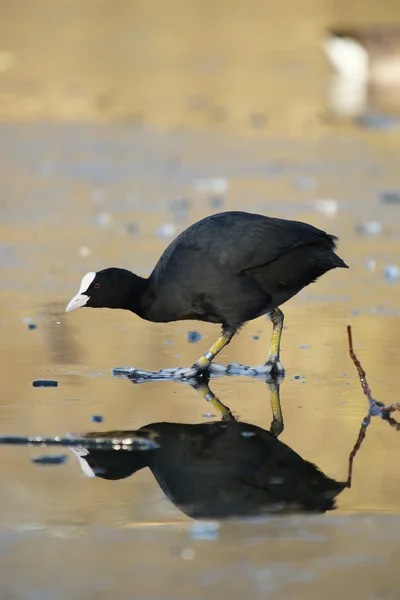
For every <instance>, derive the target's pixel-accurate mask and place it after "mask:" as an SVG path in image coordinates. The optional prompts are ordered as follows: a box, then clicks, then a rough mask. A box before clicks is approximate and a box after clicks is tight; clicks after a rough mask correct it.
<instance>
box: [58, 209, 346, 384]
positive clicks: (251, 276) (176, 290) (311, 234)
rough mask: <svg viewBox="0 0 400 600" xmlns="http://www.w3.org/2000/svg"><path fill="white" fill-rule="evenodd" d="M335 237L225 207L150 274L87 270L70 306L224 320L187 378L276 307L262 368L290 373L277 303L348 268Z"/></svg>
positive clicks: (163, 318) (177, 243)
mask: <svg viewBox="0 0 400 600" xmlns="http://www.w3.org/2000/svg"><path fill="white" fill-rule="evenodd" d="M336 239H337V238H336V237H334V236H332V235H329V234H327V233H325V232H324V231H321V230H320V229H316V228H315V227H313V226H312V225H308V224H307V223H302V222H299V221H289V220H286V219H278V218H272V217H266V216H263V215H258V214H252V213H247V212H239V211H230V212H222V213H219V214H215V215H212V216H209V217H206V218H205V219H202V220H201V221H198V222H197V223H194V224H193V225H191V226H190V227H188V228H187V229H186V230H185V231H183V232H182V233H181V234H180V235H179V236H178V237H177V238H176V239H175V240H173V241H172V242H171V244H170V245H169V246H168V247H167V248H166V250H165V251H164V253H163V254H162V256H161V258H160V259H159V261H158V263H157V264H156V266H155V267H154V270H153V272H152V273H151V275H150V277H148V278H147V279H146V278H143V277H139V276H138V275H135V274H134V273H131V272H130V271H127V270H126V269H118V268H114V267H112V268H108V269H103V270H102V271H98V272H97V273H95V272H91V273H87V274H86V275H85V276H84V277H83V279H82V282H81V285H80V288H79V291H78V293H77V294H76V296H74V298H72V300H71V302H70V303H69V304H68V306H67V307H66V312H69V311H72V310H75V309H77V308H80V307H83V306H87V307H91V308H122V309H126V310H130V311H132V312H134V313H136V314H137V315H139V317H141V318H143V319H147V320H148V321H154V322H162V323H167V322H169V321H180V320H184V319H195V320H198V321H207V322H211V323H220V324H221V325H222V335H221V337H220V338H219V339H218V340H217V341H216V342H215V344H213V345H212V346H211V348H210V349H209V350H208V351H207V352H206V353H205V354H204V355H203V356H201V357H200V358H199V359H198V360H197V361H196V362H195V363H194V365H193V366H192V367H191V368H189V369H185V370H182V375H183V376H187V377H193V376H196V375H199V374H200V373H201V372H202V371H204V370H206V369H207V368H208V367H209V366H210V363H211V361H212V360H213V359H214V358H215V357H216V356H217V354H218V353H219V352H220V351H221V350H222V349H223V348H224V347H225V346H226V345H227V344H229V342H230V341H231V339H232V337H233V336H234V335H235V333H236V332H237V331H238V330H239V329H240V328H241V327H242V325H243V324H244V323H246V321H250V320H252V319H256V318H257V317H259V316H261V315H264V314H266V313H270V315H271V320H272V324H273V331H272V341H271V347H270V351H269V355H268V359H267V361H266V363H265V364H264V365H263V367H262V372H265V373H271V374H276V375H278V374H284V369H283V366H282V364H281V362H280V359H279V351H280V341H281V334H282V327H283V313H282V311H281V310H280V309H279V308H278V307H279V306H280V305H282V304H283V303H284V302H286V301H287V300H289V299H290V298H292V296H294V295H295V294H297V293H298V292H299V291H300V290H301V289H302V288H304V287H305V286H307V285H308V284H310V283H312V282H313V281H315V280H316V279H317V278H318V277H320V276H321V275H323V274H324V273H326V272H327V271H329V270H331V269H334V268H335V267H343V268H347V265H346V264H345V263H344V262H343V260H342V259H341V258H339V257H338V256H337V255H336V254H335V253H334V249H335V247H336V246H335V240H336Z"/></svg>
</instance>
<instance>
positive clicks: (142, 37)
mask: <svg viewBox="0 0 400 600" xmlns="http://www.w3.org/2000/svg"><path fill="white" fill-rule="evenodd" d="M0 5H1V7H2V19H1V24H0V31H1V49H0V75H1V79H0V118H1V119H3V120H4V119H7V120H24V121H27V120H28V121H32V120H40V121H43V120H45V121H69V122H71V121H76V120H91V121H93V120H96V121H109V120H115V121H122V122H130V123H135V124H146V125H150V126H153V127H157V128H171V127H172V128H175V127H202V126H203V127H204V126H212V127H219V128H221V127H225V128H229V129H230V130H232V129H234V130H236V131H242V132H250V131H252V130H259V129H262V130H266V131H271V130H272V131H279V132H280V133H281V134H282V133H284V132H287V133H289V134H295V135H300V134H301V135H315V134H317V133H321V131H323V130H324V128H325V127H326V126H327V125H328V123H329V120H328V122H327V118H328V117H327V104H328V105H329V97H330V95H331V99H330V101H331V102H334V101H335V100H334V96H335V94H334V93H332V94H330V93H329V89H330V81H329V80H330V78H331V69H330V67H329V66H328V60H327V58H326V56H325V54H324V50H323V42H324V40H325V37H326V36H327V34H328V32H329V31H330V30H331V29H332V27H335V26H341V27H342V28H343V27H344V28H346V30H348V28H350V33H351V34H352V35H356V34H357V29H358V28H360V27H361V28H363V27H365V26H371V25H372V26H373V28H374V30H375V31H376V32H377V33H378V34H379V31H380V30H382V27H381V26H382V25H387V24H397V23H398V22H400V14H399V13H400V8H399V5H398V2H396V0H383V1H378V0H371V1H370V2H368V5H365V2H362V1H361V0H352V1H351V2H347V1H346V0H337V1H335V2H331V1H328V0H283V1H282V2H280V3H278V4H276V3H273V2H260V1H259V0H258V1H255V0H250V1H249V2H243V1H235V0H233V1H228V0H226V1H225V0H216V1H211V0H205V1H203V2H200V1H197V2H196V1H193V0H188V1H186V2H179V1H178V0H175V1H173V2H166V1H163V0H151V1H149V2H144V1H143V2H140V1H128V0H126V1H125V0H119V1H118V2H112V1H111V0H110V1H106V0H86V1H82V2H81V1H78V0H68V1H67V2H52V0H32V1H30V2H27V1H26V0H25V1H24V0H16V1H15V2H12V3H8V2H1V3H0ZM354 28H355V29H354ZM373 33H374V32H373ZM393 37H394V38H395V36H393V35H392V36H391V39H390V40H389V41H385V39H384V38H385V36H381V38H380V40H379V39H378V42H376V40H375V43H374V44H373V57H372V58H373V60H374V59H375V57H376V56H377V55H379V56H380V57H381V56H382V52H383V51H382V48H383V49H384V52H385V55H386V56H387V58H388V60H390V61H391V60H392V59H393V55H394V54H395V55H396V53H398V52H399V47H400V42H399V39H398V37H397V45H396V43H395V42H393V39H392V38H393ZM375 38H376V35H375ZM375 38H374V39H375ZM382 38H383V40H382ZM392 42H393V43H392ZM365 44H366V45H367V46H368V47H369V46H370V45H371V44H370V43H369V41H368V39H367V41H366V42H365V41H364V42H363V45H364V46H365ZM368 44H369V45H368ZM397 60H398V61H399V60H400V59H399V58H398V54H397ZM398 77H399V75H397V78H398ZM391 79H392V83H394V82H393V77H392V78H391ZM338 93H339V94H340V92H338ZM351 94H355V91H354V89H353V90H352V92H351ZM386 96H387V95H386ZM374 102H375V100H374ZM388 103H389V104H396V103H395V102H390V101H388ZM391 108H392V109H394V108H395V106H391Z"/></svg>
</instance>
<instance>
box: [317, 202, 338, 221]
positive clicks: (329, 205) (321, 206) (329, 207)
mask: <svg viewBox="0 0 400 600" xmlns="http://www.w3.org/2000/svg"><path fill="white" fill-rule="evenodd" d="M314 206H315V208H316V210H317V211H318V212H321V213H323V214H324V215H326V216H327V217H334V216H335V215H336V213H337V212H338V210H339V204H338V202H337V200H334V199H333V198H318V199H317V200H315V202H314Z"/></svg>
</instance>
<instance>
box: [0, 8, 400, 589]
mask: <svg viewBox="0 0 400 600" xmlns="http://www.w3.org/2000/svg"><path fill="white" fill-rule="evenodd" d="M2 7H3V12H4V14H3V18H2V24H1V27H2V29H3V33H2V44H3V48H2V49H0V50H2V52H3V54H1V55H0V68H1V69H2V71H3V72H2V74H1V79H0V98H1V103H0V117H1V118H2V121H3V123H2V125H1V126H0V140H1V165H2V167H1V173H0V175H1V190H0V193H1V197H0V211H1V213H0V215H1V221H0V240H1V243H0V252H1V260H0V275H1V279H0V281H1V295H0V303H1V314H2V321H1V327H2V335H1V338H0V357H1V361H2V365H3V369H2V372H3V393H2V397H1V400H0V433H1V434H47V435H63V434H65V433H66V432H70V431H92V430H112V429H135V428H139V427H141V426H143V425H146V424H149V423H154V422H159V421H173V422H182V423H199V422H206V421H207V417H205V416H204V415H205V413H207V412H209V411H210V407H209V406H208V405H207V404H206V403H204V402H202V401H201V399H200V398H199V397H198V396H197V395H196V394H195V392H194V391H193V390H192V389H191V388H189V387H188V386H183V385H178V384H176V383H172V382H161V383H160V382H152V383H147V384H143V385H136V386H134V385H132V384H131V383H129V382H128V381H126V380H123V379H115V378H113V377H112V376H111V369H112V368H113V367H116V366H121V365H124V366H125V365H126V366H127V365H131V366H137V367H140V368H146V369H153V370H154V369H158V368H163V367H172V366H177V365H180V366H189V365H190V364H192V362H193V361H194V360H195V359H196V358H198V356H199V354H200V353H202V352H203V351H204V350H205V349H206V348H207V347H208V346H209V345H210V344H211V343H212V342H213V341H214V340H215V338H216V336H217V334H218V333H219V332H218V327H217V326H212V325H207V324H199V323H194V322H192V323H189V322H185V323H171V324H166V325H160V324H152V323H147V322H144V321H141V320H140V319H139V318H137V317H135V316H132V315H130V314H127V313H125V312H123V311H108V310H96V311H89V310H81V311H77V312H76V313H75V312H74V313H71V314H65V313H64V308H65V305H66V304H67V302H68V301H69V299H70V298H71V297H72V295H73V294H75V293H76V291H77V288H78V285H79V281H80V279H81V277H82V275H83V274H85V273H86V272H88V271H92V270H97V269H100V268H103V267H105V266H110V265H118V266H121V267H126V268H129V269H131V270H134V271H136V272H137V273H139V274H141V275H146V274H148V273H149V272H150V270H151V269H152V267H153V266H154V264H155V262H156V261H157V259H158V257H159V255H160V254H161V252H162V250H163V249H164V247H165V246H166V245H167V243H168V242H169V240H170V239H171V238H169V237H162V236H161V235H159V233H158V231H159V228H160V227H161V226H163V225H166V224H167V225H168V224H169V225H173V227H174V228H175V231H176V232H178V231H180V230H181V229H182V228H184V227H185V226H186V225H188V224H189V223H192V222H194V221H195V220H197V219H199V218H201V217H203V216H205V215H207V214H210V213H212V212H217V211H219V210H226V209H245V210H249V211H254V212H262V213H265V214H270V215H275V216H283V217H288V218H295V219H300V220H306V221H308V222H312V223H313V224H314V225H316V226H318V227H321V228H323V229H326V230H327V231H329V232H330V233H333V234H336V235H338V236H339V238H340V242H339V249H338V253H339V255H340V256H342V257H343V258H344V259H345V261H346V262H347V263H348V264H349V265H350V267H351V270H349V271H345V270H336V271H335V272H331V273H329V274H327V275H326V276H324V277H323V278H322V279H321V280H319V281H318V282H317V283H316V284H314V285H312V286H310V287H309V288H307V289H306V290H304V291H303V292H302V293H301V294H299V295H298V296H297V297H296V298H295V299H293V300H291V301H290V302H289V303H288V304H287V305H285V306H284V311H285V317H286V321H285V324H286V326H287V328H286V330H285V331H284V337H283V344H282V360H283V362H284V364H285V366H286V368H287V377H286V379H285V381H284V383H283V384H282V386H281V400H282V408H283V413H284V420H285V429H284V432H283V434H282V436H281V438H280V439H282V441H284V442H285V443H286V444H288V445H289V446H290V447H291V448H293V449H294V450H295V451H296V452H298V453H299V454H300V455H301V456H302V457H303V458H305V459H307V460H310V461H311V462H313V463H315V464H316V465H318V467H319V468H320V469H321V470H322V471H323V472H324V473H326V474H327V475H329V476H330V477H333V478H335V479H338V480H343V479H345V477H346V474H347V460H348V455H349V453H350V451H351V449H352V448H353V446H354V443H355V441H356V439H357V435H358V432H359V428H360V425H361V422H362V420H363V418H364V416H365V415H366V413H367V402H366V398H365V397H364V395H363V393H362V391H361V387H360V384H359V381H358V378H357V374H356V371H355V368H354V366H353V364H352V362H351V360H350V358H349V355H348V350H347V336H346V325H347V324H348V323H350V324H351V325H352V327H353V335H354V339H355V349H356V352H357V354H358V356H359V358H360V359H361V361H362V364H363V366H364V368H365V369H366V371H367V374H368V380H369V383H370V386H371V388H372V393H373V396H374V398H376V399H377V400H380V401H382V402H384V403H385V404H390V403H392V402H396V401H397V400H398V389H399V381H400V376H399V374H398V373H399V371H398V365H399V359H400V351H399V339H400V320H399V299H400V295H399V289H400V288H399V285H400V283H399V281H398V282H397V283H396V282H394V283H390V282H388V281H387V279H386V278H385V275H384V269H385V267H386V266H387V265H390V264H394V265H397V266H399V267H400V214H399V211H400V204H393V205H389V204H384V203H382V202H381V199H380V198H381V193H382V192H385V191H388V190H395V191H397V190H398V189H399V181H398V150H397V148H398V144H399V134H398V132H397V131H396V129H393V130H391V131H389V132H383V131H379V130H378V131H375V130H374V131H369V130H364V129H358V128H356V127H355V126H352V125H351V124H350V125H349V124H347V125H345V126H341V127H339V126H335V125H333V124H330V122H329V121H327V120H326V119H324V118H323V115H324V114H325V111H326V110H327V106H326V95H325V92H326V86H327V85H328V81H329V69H328V68H327V65H326V62H325V59H324V57H323V55H322V53H321V50H320V36H321V35H322V32H323V31H324V28H325V26H327V25H328V24H329V23H331V22H336V21H337V20H339V19H342V20H350V21H356V20H357V16H358V11H359V10H361V9H362V8H363V7H364V3H362V4H361V3H358V2H353V3H352V4H351V7H349V6H348V4H347V3H344V2H339V3H336V4H335V6H333V5H331V3H326V2H321V3H320V2H314V1H312V0H310V1H309V2H285V3H283V4H282V3H280V6H279V10H277V8H276V7H275V8H272V7H268V6H267V5H262V4H258V3H246V4H244V3H238V4H236V3H234V4H229V5H228V3H225V2H222V1H221V2H218V3H208V2H206V3H202V4H199V3H193V2H190V3H173V4H172V6H171V4H169V3H168V4H166V3H163V2H158V3H140V2H139V3H125V2H120V3H118V4H112V3H110V2H101V3H98V4H95V3H91V2H83V3H82V2H79V3H78V2H74V1H71V2H70V3H69V4H68V9H67V8H65V7H64V8H60V5H56V4H54V3H52V2H44V1H42V2H39V1H32V2H30V3H27V2H22V1H20V2H14V3H12V5H8V4H7V5H6V4H5V3H2ZM368 10H369V12H368V15H361V14H360V19H359V20H369V21H373V20H374V19H378V18H379V20H390V19H393V18H394V17H396V16H397V10H398V8H397V4H396V3H394V2H393V3H386V5H385V9H384V11H383V9H382V3H378V2H375V3H369V5H368ZM93 121H96V122H95V123H94V122H93ZM215 179H219V180H220V181H219V182H218V181H215ZM204 182H205V183H204ZM210 182H211V183H210ZM212 182H213V183H212ZM207 185H208V189H206V190H204V187H205V186H206V187H207ZM216 198H217V199H218V200H220V201H221V202H222V204H219V205H218V207H217V206H216V204H215V200H216ZM321 198H322V199H324V198H325V199H326V198H333V199H335V200H337V202H338V207H339V209H338V212H337V213H336V215H333V216H331V217H329V216H327V215H326V214H324V213H322V212H320V211H318V210H317V209H316V205H315V201H316V200H317V199H321ZM177 199H178V200H179V199H186V200H187V206H188V208H187V211H186V212H185V211H180V212H179V211H176V210H173V208H172V207H173V206H174V204H173V202H174V201H176V200H177ZM175 205H176V204H175ZM368 221H377V222H379V223H380V224H381V225H382V231H381V233H379V234H378V235H371V236H368V235H361V234H360V233H359V232H358V230H357V228H358V226H359V225H360V224H361V223H365V222H368ZM371 259H373V260H375V261H376V268H375V270H374V271H372V272H370V271H369V270H368V269H367V268H366V262H367V261H368V260H371ZM26 319H32V322H33V323H35V324H36V325H37V326H38V327H37V329H35V330H29V329H28V324H27V322H26ZM190 330H195V331H199V332H200V333H201V334H202V339H201V340H200V341H199V342H198V343H195V344H189V343H188V341H187V332H188V331H190ZM270 332H271V324H270V322H269V321H268V320H267V319H265V318H261V319H258V320H256V321H253V322H251V323H249V324H248V325H247V326H246V327H245V328H244V329H243V331H242V332H241V334H240V335H239V336H237V337H236V338H235V339H234V340H233V342H232V343H231V344H230V345H229V347H228V348H227V349H226V350H225V351H224V352H223V354H222V356H221V358H220V361H221V362H224V363H227V362H231V361H238V362H243V363H247V364H259V363H261V361H263V359H264V358H265V355H266V353H267V349H268V344H269V338H270ZM255 335H258V336H259V339H253V337H254V336H255ZM297 375H300V376H301V377H300V379H297V378H295V376H297ZM42 378H43V379H55V380H57V381H58V382H59V386H58V387H57V388H55V389H54V388H53V389H52V388H50V389H42V388H40V389H35V388H33V387H32V385H31V383H32V381H33V380H35V379H42ZM212 389H213V390H214V392H215V393H216V394H217V395H218V396H219V397H220V398H221V400H222V401H223V402H224V403H225V404H227V405H229V406H230V408H231V409H232V410H233V411H234V413H235V415H236V416H238V417H239V418H240V419H241V420H244V421H246V422H249V423H253V424H256V425H259V426H261V427H263V428H266V429H267V428H268V427H269V424H270V422H271V412H270V407H269V401H268V394H267V389H266V385H265V383H264V382H261V381H255V380H250V379H245V378H221V379H218V380H215V381H214V380H213V382H212ZM92 415H102V416H103V417H104V422H103V423H101V424H97V423H92V422H91V420H90V418H91V416H92ZM398 436H399V434H398V433H397V432H396V431H395V430H394V429H391V428H390V427H389V425H388V423H385V422H383V421H382V420H380V419H378V418H376V419H374V420H373V422H372V424H371V426H370V427H369V429H368V432H367V437H366V439H365V441H364V443H363V446H362V448H361V450H360V452H359V454H358V455H357V457H356V460H355V465H354V480H353V486H352V487H351V489H349V490H344V491H343V493H342V494H340V496H339V497H338V508H337V511H336V512H334V513H330V514H329V515H325V516H319V517H305V516H297V517H282V518H276V517H274V518H272V517H270V518H266V519H262V520H257V521H252V522H250V523H244V522H242V523H225V524H222V525H221V526H220V527H219V529H217V530H213V531H214V533H213V534H212V535H211V536H209V537H211V538H212V539H199V537H200V538H201V537H202V535H203V534H201V535H200V536H199V535H198V532H197V530H196V529H193V527H194V525H193V521H191V520H190V519H189V518H187V517H185V516H184V515H183V514H182V512H181V511H179V509H178V508H176V507H174V506H173V505H172V504H171V503H170V502H169V501H168V500H167V499H166V498H165V497H164V496H163V494H162V492H161V490H160V488H159V487H158V485H157V484H156V482H155V480H154V478H153V476H152V475H151V473H150V472H149V471H148V470H143V471H140V472H139V473H137V474H136V475H135V476H133V477H131V478H128V479H126V480H123V481H118V482H108V481H103V480H100V479H89V478H87V477H85V476H84V474H83V473H82V471H81V470H80V468H79V465H78V463H77V461H76V460H75V459H74V458H73V456H72V455H69V460H68V461H67V463H66V464H64V465H62V466H58V467H50V466H49V467H40V466H36V465H33V464H32V463H31V462H30V460H29V458H30V456H32V455H37V454H39V453H40V452H41V451H40V450H38V449H34V450H33V449H27V448H7V447H1V448H0V452H1V456H2V461H1V464H2V467H1V470H2V484H3V485H2V494H1V497H0V544H1V549H2V553H1V556H0V565H1V569H2V570H4V572H2V573H1V578H0V590H1V591H2V594H1V598H2V600H3V598H4V599H5V600H8V599H9V598H10V599H12V600H14V599H15V600H16V599H18V600H19V599H20V598H24V599H25V598H27V599H28V598H29V599H36V598H40V599H42V598H44V599H46V600H47V598H51V599H52V600H53V598H54V599H57V600H58V598H62V599H64V598H67V597H68V598H70V597H72V596H76V597H77V598H82V599H86V598H94V597H96V599H97V598H109V597H110V596H111V595H113V596H118V597H119V598H121V599H125V598H126V599H128V598H196V599H197V598H205V597H210V596H211V597H215V598H223V597H225V596H227V597H229V596H230V597H232V598H236V597H237V598H239V597H243V596H244V595H246V596H248V597H252V598H257V599H258V598H265V597H267V593H268V598H274V599H275V598H279V599H283V598H296V599H297V598H316V599H317V598H318V599H320V598H336V597H337V595H338V594H339V593H341V594H342V596H344V597H345V598H346V597H351V598H360V599H361V598H362V599H363V600H364V599H366V598H376V597H382V598H397V592H396V589H395V588H394V587H393V586H394V585H395V584H396V581H397V569H396V567H395V565H396V563H397V559H398V535H399V523H398V517H397V515H398V512H399V494H400V467H399V464H398V460H397V456H398V443H399V437H398ZM215 531H216V533H215ZM196 532H197V533H196ZM376 565H379V571H378V569H376V568H375V567H376Z"/></svg>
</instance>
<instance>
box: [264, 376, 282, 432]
mask: <svg viewBox="0 0 400 600" xmlns="http://www.w3.org/2000/svg"><path fill="white" fill-rule="evenodd" d="M267 386H268V390H269V401H270V404H271V410H272V423H271V427H270V430H271V433H273V434H274V436H275V437H278V436H279V435H280V434H281V433H282V431H283V415H282V407H281V399H280V391H279V388H280V385H279V383H277V382H275V381H269V382H267Z"/></svg>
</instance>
